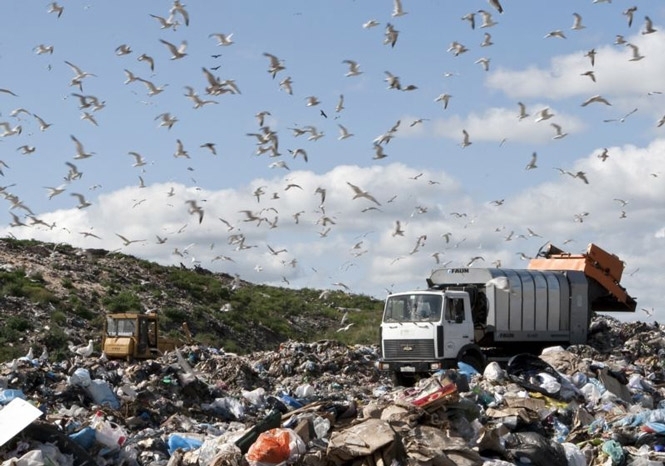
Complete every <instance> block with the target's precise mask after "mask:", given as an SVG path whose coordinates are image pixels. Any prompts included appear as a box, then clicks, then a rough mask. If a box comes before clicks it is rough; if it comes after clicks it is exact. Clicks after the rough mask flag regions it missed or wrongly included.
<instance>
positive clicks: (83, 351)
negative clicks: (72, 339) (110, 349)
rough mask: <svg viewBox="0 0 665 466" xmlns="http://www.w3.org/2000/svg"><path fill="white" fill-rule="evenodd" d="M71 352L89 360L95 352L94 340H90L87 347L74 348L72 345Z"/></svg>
mask: <svg viewBox="0 0 665 466" xmlns="http://www.w3.org/2000/svg"><path fill="white" fill-rule="evenodd" d="M69 350H70V351H71V352H73V353H76V354H78V355H79V356H82V357H84V358H89V357H90V356H91V355H92V352H93V350H94V342H93V341H92V340H88V344H87V345H81V346H74V345H72V344H70V345H69Z"/></svg>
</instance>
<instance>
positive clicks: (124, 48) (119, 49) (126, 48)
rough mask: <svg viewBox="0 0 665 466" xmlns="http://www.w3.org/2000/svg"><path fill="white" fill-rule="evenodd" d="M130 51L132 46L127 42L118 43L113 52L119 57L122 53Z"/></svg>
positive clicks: (126, 53)
mask: <svg viewBox="0 0 665 466" xmlns="http://www.w3.org/2000/svg"><path fill="white" fill-rule="evenodd" d="M130 53H132V48H131V47H130V46H129V45H127V44H121V45H118V46H117V47H116V49H115V54H116V55H118V56H119V57H120V56H122V55H129V54H130Z"/></svg>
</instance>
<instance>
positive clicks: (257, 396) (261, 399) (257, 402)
mask: <svg viewBox="0 0 665 466" xmlns="http://www.w3.org/2000/svg"><path fill="white" fill-rule="evenodd" d="M265 394H266V391H265V389H264V388H263V387H259V388H255V389H254V390H252V391H248V390H243V391H242V396H243V398H245V399H246V400H247V401H249V402H250V403H251V404H252V405H253V406H256V407H259V408H260V407H261V406H264V405H265V404H266V400H265Z"/></svg>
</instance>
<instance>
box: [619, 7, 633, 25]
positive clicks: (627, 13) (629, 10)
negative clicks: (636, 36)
mask: <svg viewBox="0 0 665 466" xmlns="http://www.w3.org/2000/svg"><path fill="white" fill-rule="evenodd" d="M636 11H637V7H636V6H631V7H630V8H627V9H625V10H623V12H622V13H621V14H622V15H624V16H626V17H627V18H628V27H631V26H632V25H633V14H634V13H635V12H636Z"/></svg>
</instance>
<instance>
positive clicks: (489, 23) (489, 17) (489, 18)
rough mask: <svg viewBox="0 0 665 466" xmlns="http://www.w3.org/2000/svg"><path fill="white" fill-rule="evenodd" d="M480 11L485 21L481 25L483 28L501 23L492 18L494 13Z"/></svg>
mask: <svg viewBox="0 0 665 466" xmlns="http://www.w3.org/2000/svg"><path fill="white" fill-rule="evenodd" d="M478 13H480V16H481V17H482V18H483V22H482V24H481V25H480V27H481V28H489V27H492V26H495V25H497V24H499V23H497V22H496V21H494V20H493V19H492V14H491V13H489V12H488V11H485V10H478Z"/></svg>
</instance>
